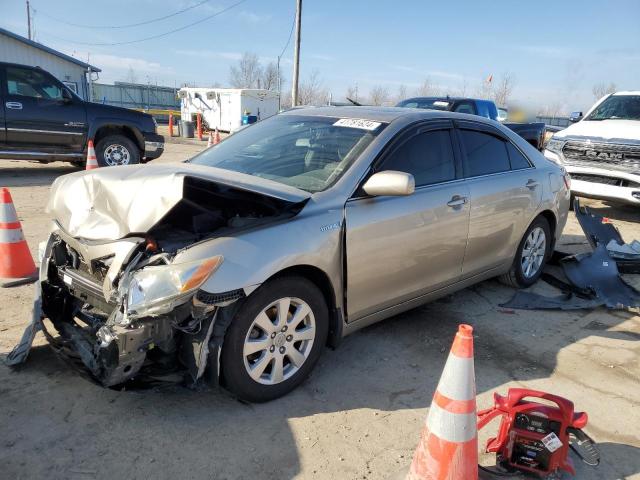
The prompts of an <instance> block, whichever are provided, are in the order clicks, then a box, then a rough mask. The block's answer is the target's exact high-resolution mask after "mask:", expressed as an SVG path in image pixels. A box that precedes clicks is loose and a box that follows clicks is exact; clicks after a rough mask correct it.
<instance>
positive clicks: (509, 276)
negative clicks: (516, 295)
mask: <svg viewBox="0 0 640 480" xmlns="http://www.w3.org/2000/svg"><path fill="white" fill-rule="evenodd" d="M538 229H539V230H538ZM536 230H537V231H538V232H542V233H544V242H545V243H544V253H542V257H541V262H540V263H539V265H538V266H537V268H536V269H535V270H529V271H528V272H527V271H526V269H525V266H526V265H528V263H527V262H526V261H525V260H524V259H523V251H524V249H525V245H527V240H529V238H530V236H531V234H532V232H534V231H536ZM551 245H552V238H551V229H550V228H549V222H547V220H546V219H545V218H544V217H537V218H536V219H535V220H534V221H533V222H532V223H531V225H529V228H527V231H526V232H525V234H524V236H523V237H522V240H520V244H519V245H518V249H517V250H516V256H515V258H514V259H513V264H512V265H511V269H510V270H509V271H508V272H507V273H505V274H504V275H502V276H501V277H500V281H502V283H504V284H506V285H509V286H511V287H514V288H527V287H530V286H531V285H533V284H534V283H536V282H537V281H538V279H539V278H540V275H542V271H543V270H544V265H545V264H546V262H547V260H548V259H549V253H550V250H551V248H550V247H551ZM535 258H536V260H537V259H539V258H540V255H536V257H535ZM536 265H537V263H534V264H533V266H532V267H531V268H532V269H533V268H535V267H536Z"/></svg>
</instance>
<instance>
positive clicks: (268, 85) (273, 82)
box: [260, 62, 284, 91]
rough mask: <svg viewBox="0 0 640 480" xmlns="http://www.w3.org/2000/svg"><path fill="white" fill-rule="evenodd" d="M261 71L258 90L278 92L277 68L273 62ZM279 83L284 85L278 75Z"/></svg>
mask: <svg viewBox="0 0 640 480" xmlns="http://www.w3.org/2000/svg"><path fill="white" fill-rule="evenodd" d="M261 70H262V82H261V83H262V85H261V87H260V88H264V89H265V90H274V91H277V90H278V67H277V65H276V64H275V62H269V64H268V65H267V66H266V67H265V68H264V69H261ZM280 83H281V84H282V83H284V82H283V79H282V75H280Z"/></svg>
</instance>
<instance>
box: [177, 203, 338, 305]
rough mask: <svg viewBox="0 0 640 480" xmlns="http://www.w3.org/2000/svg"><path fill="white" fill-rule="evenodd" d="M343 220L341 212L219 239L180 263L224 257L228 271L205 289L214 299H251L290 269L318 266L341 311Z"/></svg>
mask: <svg viewBox="0 0 640 480" xmlns="http://www.w3.org/2000/svg"><path fill="white" fill-rule="evenodd" d="M343 215H344V214H343V210H342V209H336V210H331V211H326V212H324V213H320V214H316V215H312V216H302V217H294V219H292V220H289V221H285V222H278V223H275V224H272V225H269V226H266V227H263V228H260V229H256V230H253V231H249V232H243V233H240V234H238V235H236V236H226V237H219V238H215V239H212V240H208V241H205V242H202V243H199V244H196V245H194V246H193V247H191V248H189V249H187V250H185V251H183V252H181V253H179V254H178V255H177V256H176V258H175V259H174V262H177V263H181V262H187V261H192V260H198V259H205V258H210V257H212V256H215V255H222V256H223V257H224V261H223V263H222V265H221V266H220V268H219V269H218V270H217V271H216V272H215V274H214V275H213V276H212V277H211V278H209V279H208V280H207V281H206V282H205V283H204V284H203V286H202V287H201V289H202V290H204V291H206V292H209V293H224V292H229V291H232V290H239V289H242V290H244V292H245V294H247V295H248V294H250V293H251V292H252V291H253V290H255V288H257V287H258V286H259V285H260V284H262V283H264V282H265V281H266V280H268V279H269V278H271V277H272V276H274V275H276V274H277V273H279V272H281V271H283V270H285V269H287V268H290V267H295V266H312V267H315V268H318V269H319V270H321V271H322V272H324V273H325V274H326V275H327V277H328V278H329V281H330V282H331V284H332V287H333V290H334V292H336V296H337V298H336V299H335V300H336V306H338V307H341V306H342V305H341V304H342V302H341V298H342V294H341V292H342V291H343V290H342V288H343V285H342V238H343V231H342V230H343V225H344V221H343Z"/></svg>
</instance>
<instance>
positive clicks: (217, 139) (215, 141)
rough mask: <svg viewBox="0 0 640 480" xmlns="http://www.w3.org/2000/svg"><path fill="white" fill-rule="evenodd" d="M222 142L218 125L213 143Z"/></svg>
mask: <svg viewBox="0 0 640 480" xmlns="http://www.w3.org/2000/svg"><path fill="white" fill-rule="evenodd" d="M219 143H220V132H219V131H218V127H216V136H215V137H214V138H213V144H214V145H217V144H219Z"/></svg>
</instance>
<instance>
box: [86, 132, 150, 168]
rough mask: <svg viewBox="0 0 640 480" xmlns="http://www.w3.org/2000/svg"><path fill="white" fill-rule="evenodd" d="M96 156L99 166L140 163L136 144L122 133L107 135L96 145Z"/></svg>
mask: <svg viewBox="0 0 640 480" xmlns="http://www.w3.org/2000/svg"><path fill="white" fill-rule="evenodd" d="M96 157H97V158H98V165H100V166H101V167H115V166H117V165H134V164H136V163H140V150H139V149H138V146H137V145H136V144H135V143H133V142H132V141H131V140H130V139H128V138H127V137H125V136H124V135H108V136H106V137H104V138H102V139H101V140H100V141H99V142H98V144H97V145H96Z"/></svg>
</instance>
